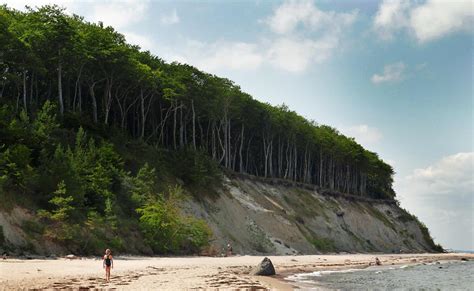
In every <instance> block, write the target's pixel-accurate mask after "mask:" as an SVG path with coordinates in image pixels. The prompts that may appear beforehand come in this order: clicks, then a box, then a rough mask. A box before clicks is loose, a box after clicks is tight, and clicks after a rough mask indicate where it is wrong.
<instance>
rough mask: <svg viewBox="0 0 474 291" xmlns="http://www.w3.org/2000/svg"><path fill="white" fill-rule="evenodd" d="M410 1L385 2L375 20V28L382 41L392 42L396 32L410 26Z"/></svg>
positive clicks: (394, 0) (393, 0)
mask: <svg viewBox="0 0 474 291" xmlns="http://www.w3.org/2000/svg"><path fill="white" fill-rule="evenodd" d="M410 7H411V3H410V1H409V0H384V1H383V2H382V3H381V4H380V7H379V10H378V11H377V14H376V15H375V18H374V28H375V29H376V31H377V32H378V34H379V36H380V37H381V38H382V39H385V40H390V39H392V38H393V37H394V34H395V32H397V31H398V30H400V29H402V28H405V27H407V26H408V22H409V21H408V19H407V12H408V10H409V8H410Z"/></svg>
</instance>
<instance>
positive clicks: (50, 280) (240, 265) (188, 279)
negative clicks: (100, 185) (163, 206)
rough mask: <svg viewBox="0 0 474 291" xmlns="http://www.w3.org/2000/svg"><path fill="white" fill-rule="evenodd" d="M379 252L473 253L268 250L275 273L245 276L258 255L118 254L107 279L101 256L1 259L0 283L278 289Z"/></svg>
mask: <svg viewBox="0 0 474 291" xmlns="http://www.w3.org/2000/svg"><path fill="white" fill-rule="evenodd" d="M375 257H378V258H379V259H380V261H381V262H382V264H383V265H400V264H417V263H428V262H435V261H441V260H460V259H461V258H468V259H469V260H472V259H474V255H472V254H451V253H449V254H397V255H382V254H380V255H379V254H344V255H311V256H269V258H270V259H271V260H272V262H273V264H274V266H275V269H276V272H277V275H276V276H273V277H262V276H250V275H248V272H249V271H250V270H251V269H252V268H253V267H254V266H256V265H257V264H258V263H259V262H260V261H261V260H262V259H263V256H234V257H222V258H214V257H129V256H123V257H120V256H119V257H117V258H115V262H114V264H115V265H114V269H113V270H112V280H111V282H110V283H106V282H105V280H104V270H103V269H102V262H101V260H100V259H94V258H82V259H74V260H69V259H64V258H60V259H54V260H53V259H51V260H19V259H8V260H0V289H1V290H11V289H55V288H67V289H135V290H136V289H141V290H143V289H168V290H177V289H251V290H255V289H277V290H291V289H293V288H294V286H292V285H291V282H287V281H285V280H284V278H285V277H286V276H288V275H290V274H294V273H303V272H313V271H318V270H338V269H348V268H366V267H368V266H369V264H370V263H372V262H374V260H375Z"/></svg>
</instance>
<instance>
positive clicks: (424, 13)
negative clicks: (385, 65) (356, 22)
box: [373, 0, 474, 43]
mask: <svg viewBox="0 0 474 291" xmlns="http://www.w3.org/2000/svg"><path fill="white" fill-rule="evenodd" d="M473 16H474V9H473V6H472V2H471V1H469V0H454V1H446V0H427V1H425V2H423V3H421V2H419V1H415V0H384V1H383V2H382V3H381V4H380V7H379V9H378V11H377V13H376V15H375V18H374V23H373V25H374V29H375V31H376V32H377V33H378V34H379V36H380V37H381V38H382V39H385V40H390V39H393V37H394V35H395V34H396V33H398V32H402V31H406V32H408V33H409V34H411V35H413V36H414V37H415V38H416V39H417V40H418V42H420V43H424V42H428V41H432V40H435V39H438V38H441V37H444V36H446V35H448V34H449V33H453V32H459V31H472V25H473Z"/></svg>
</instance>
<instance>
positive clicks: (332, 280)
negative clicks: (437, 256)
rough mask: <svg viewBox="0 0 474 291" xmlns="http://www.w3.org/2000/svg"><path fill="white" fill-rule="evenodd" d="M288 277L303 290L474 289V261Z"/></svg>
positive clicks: (380, 267)
mask: <svg viewBox="0 0 474 291" xmlns="http://www.w3.org/2000/svg"><path fill="white" fill-rule="evenodd" d="M286 280H288V281H291V283H293V284H294V285H295V286H298V287H299V288H301V289H303V290H474V261H445V262H440V263H439V262H438V263H430V264H419V265H403V266H377V267H369V268H366V269H353V270H343V271H319V272H313V273H302V274H295V275H292V276H289V277H287V278H286Z"/></svg>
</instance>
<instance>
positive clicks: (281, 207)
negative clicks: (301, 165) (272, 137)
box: [0, 177, 434, 255]
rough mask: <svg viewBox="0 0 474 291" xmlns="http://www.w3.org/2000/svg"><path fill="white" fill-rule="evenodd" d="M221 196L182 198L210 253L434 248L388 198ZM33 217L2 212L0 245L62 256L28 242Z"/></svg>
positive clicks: (277, 187)
mask: <svg viewBox="0 0 474 291" xmlns="http://www.w3.org/2000/svg"><path fill="white" fill-rule="evenodd" d="M219 192H220V193H219V195H218V196H217V197H215V198H209V197H208V198H203V199H201V200H200V201H196V200H193V199H188V200H186V202H185V204H184V206H183V211H184V212H186V213H188V214H192V215H194V216H197V217H200V218H203V219H205V220H206V221H207V223H208V224H209V226H210V227H211V228H212V230H213V233H214V240H213V241H212V242H211V245H212V247H211V250H213V252H214V254H220V253H222V252H223V249H224V246H225V245H226V244H227V243H228V242H230V243H231V244H232V246H233V250H234V253H237V254H277V255H285V254H317V253H328V252H385V253H392V252H400V251H401V252H426V251H428V252H430V251H434V247H433V243H432V240H431V238H430V236H429V234H428V233H427V229H426V228H425V227H423V226H422V225H421V224H420V223H419V222H418V221H417V220H416V219H415V218H414V217H412V216H411V215H410V214H408V213H407V212H405V211H404V210H403V209H401V208H400V207H398V206H397V204H396V203H395V202H394V201H382V200H370V199H357V198H354V197H353V196H343V195H339V196H331V195H327V194H321V193H319V192H321V191H318V190H314V189H305V187H302V185H298V186H292V185H290V184H286V185H285V183H269V182H267V181H265V180H263V179H261V178H256V177H232V178H228V177H226V178H225V179H224V182H223V186H222V187H221V188H220V189H219ZM32 220H35V215H34V213H33V212H32V211H28V210H26V209H24V208H20V207H15V208H14V209H13V211H10V212H8V213H7V212H3V213H2V212H0V225H1V226H2V234H3V237H2V240H3V241H4V242H7V243H8V245H10V246H11V247H12V246H13V247H14V249H16V250H19V252H18V253H25V254H27V253H39V254H45V255H46V254H51V253H54V254H64V253H66V252H67V250H65V249H64V248H62V247H60V246H58V245H55V244H53V243H51V242H45V241H36V240H34V239H32V236H31V235H30V234H31V232H32V231H35V230H34V229H33V228H34V227H31V226H30V227H28V225H27V224H26V222H28V221H32ZM130 241H132V242H134V243H133V244H130V245H129V247H128V248H127V251H128V252H130V253H148V252H149V251H147V250H146V247H144V246H143V242H142V240H141V239H140V238H137V239H132V240H130ZM31 246H33V248H32V247H31ZM10 249H12V248H10ZM22 250H24V252H23V251H22Z"/></svg>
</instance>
